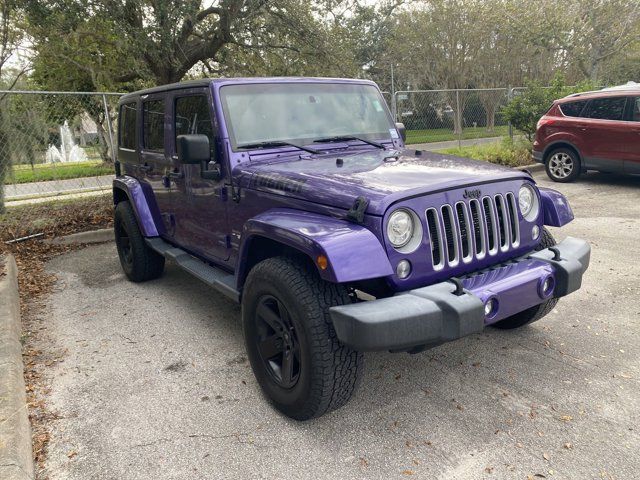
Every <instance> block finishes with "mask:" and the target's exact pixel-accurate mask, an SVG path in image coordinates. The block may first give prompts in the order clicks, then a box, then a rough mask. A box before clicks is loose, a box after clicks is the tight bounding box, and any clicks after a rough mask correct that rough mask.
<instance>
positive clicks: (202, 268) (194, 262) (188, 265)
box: [145, 237, 240, 302]
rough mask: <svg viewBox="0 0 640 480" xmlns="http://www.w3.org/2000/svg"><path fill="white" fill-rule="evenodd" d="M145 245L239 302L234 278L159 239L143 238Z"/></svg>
mask: <svg viewBox="0 0 640 480" xmlns="http://www.w3.org/2000/svg"><path fill="white" fill-rule="evenodd" d="M145 240H146V242H147V245H149V247H151V248H152V249H153V250H155V251H156V252H158V253H159V254H160V255H163V256H164V257H165V258H167V259H169V260H173V261H174V262H175V263H176V264H177V265H178V266H179V267H180V268H182V269H183V270H186V271H187V272H189V273H190V274H191V275H193V276H194V277H196V278H198V279H200V280H202V281H203V282H204V283H206V284H207V285H209V286H211V287H213V288H215V289H216V290H218V291H219V292H220V293H222V294H224V295H226V296H227V297H229V298H230V299H232V300H233V301H235V302H238V301H239V300H240V293H239V292H238V291H237V290H236V289H235V277H234V276H233V275H232V274H230V273H227V272H225V271H224V270H221V269H219V268H217V267H213V266H211V265H209V264H208V263H206V262H203V261H202V260H200V259H198V258H196V257H194V256H193V255H190V254H189V253H187V252H185V251H184V250H182V249H181V248H177V247H174V246H173V245H171V244H170V243H167V242H165V241H164V240H162V239H161V238H159V237H153V238H145Z"/></svg>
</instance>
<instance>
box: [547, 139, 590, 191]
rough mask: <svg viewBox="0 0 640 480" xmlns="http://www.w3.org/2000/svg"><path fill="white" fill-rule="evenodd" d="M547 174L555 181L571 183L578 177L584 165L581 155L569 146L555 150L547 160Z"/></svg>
mask: <svg viewBox="0 0 640 480" xmlns="http://www.w3.org/2000/svg"><path fill="white" fill-rule="evenodd" d="M544 165H545V169H546V171H547V175H548V176H549V178H550V179H551V180H553V181H554V182H559V183H569V182H573V181H575V180H577V179H578V177H579V176H580V173H581V170H580V169H581V168H582V166H581V165H580V157H579V156H578V154H577V153H576V152H575V151H573V150H571V149H569V148H557V149H555V150H553V151H552V152H551V153H549V155H547V159H546V161H545V164H544Z"/></svg>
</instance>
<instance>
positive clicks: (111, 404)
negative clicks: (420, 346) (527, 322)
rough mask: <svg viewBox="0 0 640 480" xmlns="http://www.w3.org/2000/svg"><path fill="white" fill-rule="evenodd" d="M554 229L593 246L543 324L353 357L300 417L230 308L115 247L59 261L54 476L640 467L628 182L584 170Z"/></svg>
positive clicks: (639, 365)
mask: <svg viewBox="0 0 640 480" xmlns="http://www.w3.org/2000/svg"><path fill="white" fill-rule="evenodd" d="M536 179H537V180H538V181H539V183H540V184H541V185H544V186H551V187H552V188H556V189H559V190H560V191H562V192H564V193H565V194H566V195H567V196H568V198H569V200H570V202H571V204H572V206H573V209H574V211H575V214H576V217H577V218H576V220H575V221H574V222H573V223H571V224H569V225H567V226H566V227H564V228H562V229H554V234H555V235H556V237H557V238H558V239H559V240H561V239H562V238H564V237H565V236H567V235H572V236H576V237H581V238H586V239H588V240H589V241H590V242H591V245H592V247H593V252H592V260H591V268H590V270H589V271H588V272H587V274H586V276H585V278H584V285H583V288H582V289H581V290H580V291H579V292H577V293H575V294H573V295H571V296H569V297H567V298H564V299H562V300H561V301H560V302H559V304H558V306H557V307H556V309H555V310H554V311H553V312H552V313H551V314H550V315H549V316H548V317H546V318H545V319H543V320H541V321H539V322H537V323H535V324H533V325H531V326H529V327H525V328H522V329H520V330H516V331H497V330H492V329H488V330H486V331H485V332H484V333H482V334H479V335H473V336H471V337H467V338H464V339H462V340H459V341H457V342H454V343H449V344H446V345H442V346H440V347H438V348H435V349H432V350H429V351H427V352H424V353H421V354H418V355H408V354H391V353H374V354H368V355H366V360H365V361H366V373H365V375H364V379H363V382H362V384H361V388H360V389H359V390H358V391H357V393H356V394H355V396H354V398H353V399H352V401H351V402H350V403H349V404H348V405H347V406H345V407H344V408H342V409H340V410H338V411H335V412H333V413H331V414H329V415H326V416H324V417H322V418H320V419H317V420H313V421H310V422H305V423H299V422H296V421H293V420H290V419H288V418H285V417H283V416H282V415H280V414H278V413H277V412H276V411H274V410H273V409H272V408H271V407H270V406H269V404H268V403H267V401H266V400H265V399H264V398H263V396H262V395H261V393H260V391H259V389H258V387H257V385H256V382H255V380H254V378H253V375H252V373H251V369H250V367H249V364H248V362H247V358H246V355H245V352H244V346H243V340H242V333H241V328H240V322H239V319H240V309H239V307H238V306H237V305H235V304H233V303H232V302H230V301H228V300H227V299H226V298H224V297H223V296H222V295H220V294H218V293H216V292H214V291H212V290H211V289H209V288H207V287H206V286H205V285H204V284H202V283H200V282H199V281H198V280H195V279H193V278H191V277H190V276H188V275H187V274H185V273H183V272H182V271H181V270H179V269H178V268H177V267H175V266H173V265H168V267H167V269H166V273H165V275H164V276H163V277H162V278H161V279H158V280H155V281H152V282H148V283H143V284H133V283H130V282H128V281H127V280H126V279H125V277H124V275H123V274H122V271H121V269H120V266H119V263H118V258H117V255H116V251H115V247H114V245H113V244H112V243H108V244H104V245H98V246H91V247H87V248H85V249H83V250H80V251H77V252H74V253H71V254H67V255H64V256H61V257H58V258H56V259H54V260H53V261H51V262H50V263H49V265H48V270H49V271H50V272H52V273H54V274H55V275H57V277H58V282H57V285H56V289H55V292H54V293H53V294H52V296H51V297H50V299H49V302H48V305H47V308H46V309H45V312H44V314H43V315H44V316H45V317H44V322H43V325H44V327H45V328H46V332H44V333H45V334H44V335H42V336H41V338H42V339H43V340H42V345H40V346H39V348H41V349H43V350H44V351H46V352H51V356H52V358H53V357H55V358H60V361H59V362H53V364H52V365H51V367H50V368H49V369H48V382H49V383H50V396H49V398H48V403H49V406H50V408H51V409H52V410H53V412H54V413H55V414H56V415H57V419H56V420H54V421H52V424H51V443H50V445H49V453H48V460H47V462H46V469H45V472H43V473H42V477H44V476H45V475H46V476H48V478H49V479H51V480H56V479H83V480H87V479H101V480H107V479H118V480H120V479H153V480H160V479H180V480H189V479H207V480H209V479H236V478H238V479H254V478H255V479H258V478H260V479H314V480H321V479H393V478H429V479H447V480H453V479H485V478H486V479H523V480H525V479H529V478H531V479H538V478H549V479H553V478H557V479H580V480H583V479H596V478H598V479H600V478H605V479H633V478H637V476H638V472H640V456H639V455H638V447H639V446H640V431H639V430H640V361H639V359H640V338H639V333H640V301H639V300H638V299H639V298H640V287H639V284H638V281H637V279H638V267H639V260H638V259H639V258H640V243H639V242H638V238H640V201H639V200H640V178H638V177H636V178H632V177H620V176H614V175H604V174H589V175H588V176H586V177H583V178H582V179H581V181H579V182H578V183H574V184H569V185H558V184H553V185H552V184H551V182H550V181H548V180H547V179H546V176H545V175H544V172H541V173H536Z"/></svg>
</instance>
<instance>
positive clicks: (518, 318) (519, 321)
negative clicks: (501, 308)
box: [491, 228, 558, 330]
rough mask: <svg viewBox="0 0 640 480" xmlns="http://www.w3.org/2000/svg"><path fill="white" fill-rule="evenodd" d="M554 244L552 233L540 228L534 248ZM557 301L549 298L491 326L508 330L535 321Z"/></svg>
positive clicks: (545, 313)
mask: <svg viewBox="0 0 640 480" xmlns="http://www.w3.org/2000/svg"><path fill="white" fill-rule="evenodd" d="M555 244H556V241H555V239H554V238H553V235H551V232H549V230H547V229H546V228H543V229H542V238H541V241H540V245H538V247H536V250H538V251H539V250H542V249H544V248H549V247H553V246H554V245H555ZM557 303H558V299H557V298H550V299H549V300H547V301H546V302H543V303H541V304H540V305H536V306H534V307H531V308H528V309H526V310H523V311H522V312H520V313H516V314H515V315H512V316H510V317H507V318H505V319H504V320H500V321H499V322H496V323H494V324H492V325H491V326H492V327H495V328H499V329H503V330H510V329H512V328H519V327H523V326H525V325H527V324H529V323H533V322H537V321H538V320H540V319H541V318H542V317H544V316H546V315H547V314H548V313H550V312H551V310H553V309H554V308H555V306H556V304H557Z"/></svg>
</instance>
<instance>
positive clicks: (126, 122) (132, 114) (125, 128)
mask: <svg viewBox="0 0 640 480" xmlns="http://www.w3.org/2000/svg"><path fill="white" fill-rule="evenodd" d="M136 117H137V109H136V104H135V102H133V103H125V104H124V105H121V106H120V116H119V119H120V125H119V127H118V133H119V138H118V144H119V145H120V148H127V149H129V150H135V149H136Z"/></svg>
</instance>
